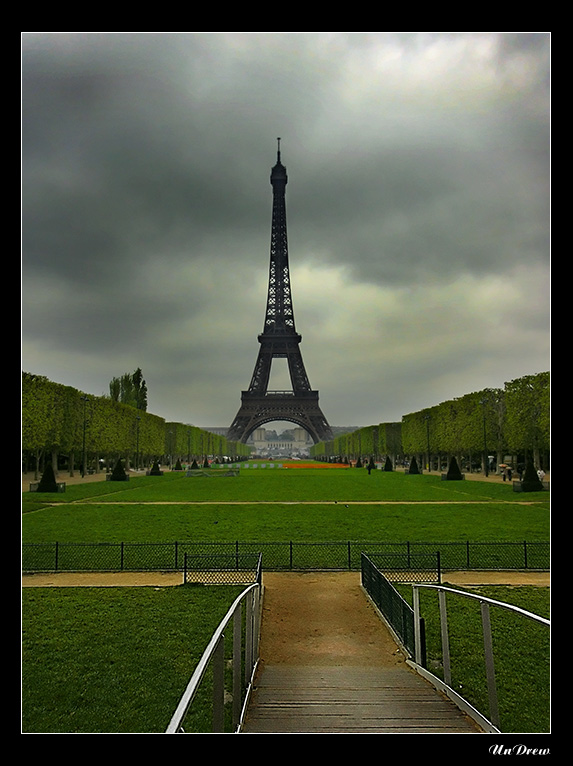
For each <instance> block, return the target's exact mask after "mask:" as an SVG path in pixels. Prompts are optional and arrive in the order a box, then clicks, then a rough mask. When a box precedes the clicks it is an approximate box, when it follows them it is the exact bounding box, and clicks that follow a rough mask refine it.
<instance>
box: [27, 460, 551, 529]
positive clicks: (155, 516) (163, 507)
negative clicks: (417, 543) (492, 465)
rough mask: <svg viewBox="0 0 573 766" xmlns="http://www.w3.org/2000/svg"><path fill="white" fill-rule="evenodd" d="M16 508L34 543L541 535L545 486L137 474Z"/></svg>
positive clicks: (360, 474)
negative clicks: (524, 488)
mask: <svg viewBox="0 0 573 766" xmlns="http://www.w3.org/2000/svg"><path fill="white" fill-rule="evenodd" d="M346 506H348V507H346ZM23 510H24V515H23V517H22V537H23V541H24V542H36V543H37V542H54V541H58V542H116V541H125V542H127V541H129V542H157V541H172V540H182V541H183V540H185V541H187V540H254V541H277V540H297V541H301V540H318V541H320V540H329V541H330V540H384V541H386V540H424V541H426V540H428V541H433V540H438V541H443V540H446V541H448V540H451V541H458V540H466V539H469V540H497V541H501V540H509V541H514V540H523V539H527V540H528V541H529V540H531V541H534V540H548V539H549V493H546V492H539V493H528V494H527V495H523V494H521V493H514V492H513V491H512V488H511V485H505V484H494V483H487V482H477V481H460V482H446V481H441V480H440V478H439V477H438V476H432V475H419V476H408V475H406V474H403V473H398V472H396V473H390V472H388V473H386V472H383V471H376V472H372V474H371V475H370V476H369V475H368V473H367V471H366V470H363V469H297V470H288V469H282V470H281V469H274V470H269V469H266V470H262V469H258V470H254V469H250V470H243V471H241V474H240V476H239V477H237V478H228V477H219V478H206V477H202V478H193V479H188V478H185V476H181V475H178V474H175V473H172V474H165V475H164V476H162V477H138V478H135V479H132V480H131V481H130V482H128V483H123V482H101V483H99V482H97V483H93V484H87V485H83V486H82V485H75V486H73V485H72V486H70V487H69V488H67V490H66V492H65V493H63V494H58V495H45V494H44V495H38V494H37V493H29V494H25V495H24V496H23ZM26 511H28V512H26Z"/></svg>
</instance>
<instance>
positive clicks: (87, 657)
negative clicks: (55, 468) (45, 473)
mask: <svg viewBox="0 0 573 766" xmlns="http://www.w3.org/2000/svg"><path fill="white" fill-rule="evenodd" d="M61 478H62V479H63V480H65V477H61ZM22 510H23V515H22V539H23V542H25V543H41V542H54V541H58V542H62V543H63V542H76V543H101V542H117V541H124V542H163V541H166V542H171V541H178V540H180V541H235V540H240V541H248V540H252V541H255V542H265V541H271V542H272V541H282V540H294V541H317V542H320V541H336V540H371V541H372V540H374V541H405V540H412V541H429V542H431V541H446V542H447V541H452V542H456V541H465V540H470V541H509V542H516V541H517V542H519V541H522V540H527V541H532V542H533V541H540V540H541V541H544V540H548V539H549V493H547V492H540V493H529V494H527V495H523V494H518V493H514V492H513V491H512V487H511V485H505V484H501V483H500V484H496V483H487V482H479V481H461V482H445V481H441V479H440V478H439V476H437V475H431V474H430V475H420V476H408V475H405V474H403V473H398V472H397V473H385V472H381V471H377V472H373V473H372V474H371V475H368V473H367V471H366V470H362V469H301V468H299V469H296V470H294V469H293V470H289V469H282V470H281V469H276V468H275V469H272V470H270V469H265V470H263V469H257V470H254V469H248V470H242V471H241V473H240V476H239V477H237V478H227V477H218V478H206V477H203V478H192V479H191V478H186V477H185V476H184V475H181V474H175V473H171V474H170V473H166V474H165V475H164V476H162V477H143V476H142V477H137V478H132V479H131V480H130V481H129V482H126V483H124V482H105V481H102V482H94V483H89V484H85V485H70V486H68V487H67V488H66V492H65V493H62V494H38V493H24V494H23V496H22ZM522 590H523V593H524V594H525V593H527V592H529V593H533V592H535V591H537V589H530V588H527V589H525V588H524V589H522ZM236 592H237V591H236V589H229V588H227V587H222V586H219V587H217V588H200V587H199V588H197V587H189V586H180V587H172V588H28V589H26V588H25V589H23V595H22V626H23V662H22V669H23V692H22V710H23V731H24V732H38V733H44V732H45V733H48V732H66V733H67V732H70V733H71V732H133V733H137V732H162V731H164V730H165V728H166V726H167V724H168V723H169V720H170V718H171V715H172V714H173V712H174V710H175V707H176V705H177V703H178V701H179V699H180V696H181V694H182V693H183V691H184V689H185V686H186V684H187V682H188V680H189V677H190V675H191V673H192V671H193V669H194V667H195V666H196V664H197V661H198V660H199V658H200V656H201V654H202V653H203V650H204V649H205V647H206V645H207V643H208V641H209V639H210V638H211V635H212V633H213V630H214V629H215V627H216V625H217V624H218V623H219V621H220V619H221V618H222V617H223V615H224V614H225V613H226V611H227V609H228V607H229V606H230V604H231V602H232V600H233V598H234V595H235V594H236ZM531 598H533V596H532V597H531ZM524 599H525V601H526V602H528V603H529V600H528V597H526V596H525V595H524ZM525 608H530V609H531V611H535V608H533V607H532V606H531V605H530V606H529V607H527V606H526V607H525ZM426 616H427V615H426ZM452 619H453V618H452ZM464 619H465V617H464V616H462V618H461V625H462V626H463V625H464ZM433 630H434V628H433V626H432V625H430V628H429V631H430V634H432V631H433ZM511 640H517V639H515V638H514V636H512V637H511ZM519 640H520V641H522V643H523V638H520V639H519ZM540 647H541V648H540V650H539V651H540V652H545V648H544V647H545V644H543V643H542V644H541V645H540ZM536 652H537V649H536ZM543 656H545V655H543ZM470 670H471V672H472V673H473V672H474V671H473V668H471V665H470ZM464 681H465V679H462V681H461V683H464ZM205 693H206V692H202V694H205ZM510 693H511V694H514V695H520V694H521V690H520V689H517V687H516V688H514V687H510ZM543 704H544V703H543ZM207 705H208V703H207V701H206V700H205V699H204V698H203V697H202V698H200V699H199V700H198V709H199V713H198V718H197V719H194V720H193V722H192V726H193V727H194V728H193V730H194V731H195V730H196V731H208V730H209V724H208V722H207V718H206V717H205V716H204V715H203V709H204V707H206V706H207ZM538 722H539V716H538V715H537V714H535V722H534V723H530V726H536V725H539V723H538ZM532 730H533V731H539V729H536V728H533V729H531V728H529V729H523V731H532Z"/></svg>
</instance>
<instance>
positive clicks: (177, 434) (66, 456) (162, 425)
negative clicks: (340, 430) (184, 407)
mask: <svg viewBox="0 0 573 766" xmlns="http://www.w3.org/2000/svg"><path fill="white" fill-rule="evenodd" d="M136 372H137V371H136ZM249 451H250V450H249V448H248V447H247V446H246V445H244V444H240V443H238V442H229V441H227V439H226V438H225V437H224V436H218V435H217V434H213V433H210V432H209V431H204V430H202V429H201V428H198V427H197V426H193V425H188V424H185V423H170V422H167V421H165V420H164V419H163V418H160V417H158V416H157V415H152V414H151V413H148V412H146V411H145V409H139V408H137V407H136V406H133V405H129V404H124V403H122V402H121V401H117V400H115V399H114V398H113V394H112V395H110V397H107V396H90V395H88V394H85V393H83V392H81V391H78V390H77V389H75V388H71V387H70V386H64V385H61V384H59V383H54V382H52V381H50V380H48V379H47V378H45V377H43V376H39V375H32V374H30V373H27V372H23V373H22V455H23V470H24V471H25V472H28V471H34V473H35V475H36V476H37V475H38V473H39V471H40V468H41V464H42V463H45V461H47V460H51V462H52V465H53V467H54V470H55V471H56V472H57V471H58V467H62V466H65V468H66V469H67V470H68V471H69V472H70V475H73V473H74V470H80V471H82V472H85V471H89V472H92V471H99V470H100V469H101V468H102V467H104V466H105V467H108V468H113V466H114V465H115V463H116V462H117V460H118V459H119V458H121V459H122V460H125V467H126V469H129V468H130V467H135V468H142V467H144V466H147V465H150V464H151V462H153V461H154V460H159V461H161V462H164V463H165V462H167V463H170V464H172V465H175V464H176V463H177V460H180V461H192V460H197V461H199V460H201V461H204V459H205V457H206V456H213V457H216V458H222V457H224V456H227V457H232V458H237V457H241V456H247V455H248V454H249Z"/></svg>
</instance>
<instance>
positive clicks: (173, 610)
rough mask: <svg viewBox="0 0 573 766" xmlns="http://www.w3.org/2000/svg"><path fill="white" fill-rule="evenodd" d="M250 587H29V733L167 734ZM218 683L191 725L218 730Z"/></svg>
mask: <svg viewBox="0 0 573 766" xmlns="http://www.w3.org/2000/svg"><path fill="white" fill-rule="evenodd" d="M240 591H241V588H236V587H230V586H218V587H214V588H200V587H195V588H194V587H184V586H180V587H170V588H24V589H23V593H22V628H23V642H22V671H23V676H22V713H23V715H22V730H23V732H24V733H58V732H59V733H90V732H93V733H158V732H164V731H165V729H166V728H167V725H168V724H169V721H170V720H171V717H172V715H173V713H174V712H175V709H176V707H177V704H178V702H179V700H180V698H181V695H182V694H183V692H184V691H185V687H186V686H187V683H188V681H189V678H190V677H191V674H192V673H193V670H194V669H195V667H196V665H197V662H198V661H199V659H200V658H201V655H202V654H203V651H204V649H205V647H206V646H207V643H208V642H209V639H210V638H211V635H212V634H213V632H214V630H215V628H216V627H217V625H218V624H219V622H220V621H221V620H222V618H223V617H224V616H225V614H226V613H227V610H228V609H229V607H230V605H231V603H232V602H233V600H234V599H235V597H236V596H237V595H238V593H240ZM205 695H208V688H207V687H205V688H203V689H202V691H201V696H200V697H199V698H198V700H197V704H196V705H195V706H194V710H197V711H199V712H198V714H197V716H195V717H191V718H188V720H187V722H186V724H187V725H188V726H193V725H195V728H196V730H197V731H209V728H210V725H211V724H210V719H209V716H208V714H207V713H206V712H205V711H208V710H209V709H210V708H209V700H208V697H207V699H205Z"/></svg>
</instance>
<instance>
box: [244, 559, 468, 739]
mask: <svg viewBox="0 0 573 766" xmlns="http://www.w3.org/2000/svg"><path fill="white" fill-rule="evenodd" d="M263 581H264V582H265V583H266V584H265V596H264V610H263V621H262V632H261V663H260V665H259V669H258V671H257V676H256V679H255V684H254V690H253V694H252V697H251V701H250V705H249V708H248V710H247V714H246V717H245V722H244V727H243V732H244V733H245V734H256V733H258V734H285V733H293V734H294V733H297V734H319V733H320V734H336V733H341V734H370V733H387V734H391V733H404V734H405V733H445V732H447V733H468V734H469V733H473V734H475V733H479V731H480V729H479V728H478V727H477V726H476V724H475V723H474V722H473V721H472V720H471V719H470V718H469V717H468V716H466V715H465V714H464V713H462V711H461V710H460V709H459V708H458V707H457V706H456V705H455V704H454V703H453V702H452V701H451V700H449V699H448V698H446V697H445V696H444V695H443V694H441V693H440V692H438V691H437V690H436V689H435V688H434V686H432V685H431V684H430V683H429V682H428V681H426V680H425V679H423V678H422V677H421V676H419V675H418V674H417V673H416V672H415V671H414V670H413V669H412V668H411V667H410V666H409V665H408V664H407V663H406V662H405V661H404V656H403V655H402V654H401V652H400V651H399V650H398V647H397V646H396V643H395V642H394V640H393V638H392V636H391V634H390V632H389V631H388V629H387V628H386V626H385V625H384V623H383V622H382V620H381V619H380V617H379V616H378V615H377V613H376V612H375V609H374V608H373V606H372V604H370V602H369V601H368V600H367V598H366V596H365V594H364V592H363V591H362V589H361V587H360V579H359V574H357V573H353V574H351V573H347V574H331V575H328V574H306V575H305V574H291V575H288V574H271V573H265V574H264V575H263Z"/></svg>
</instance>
